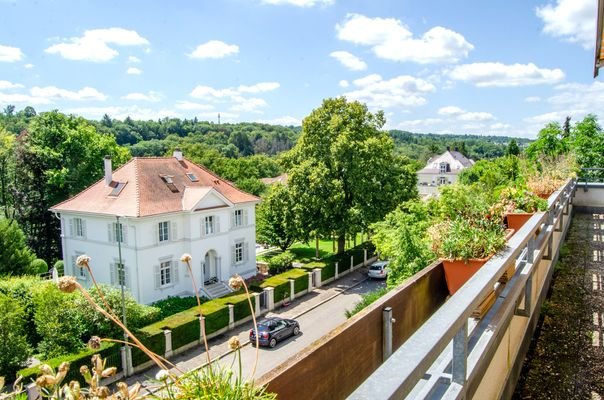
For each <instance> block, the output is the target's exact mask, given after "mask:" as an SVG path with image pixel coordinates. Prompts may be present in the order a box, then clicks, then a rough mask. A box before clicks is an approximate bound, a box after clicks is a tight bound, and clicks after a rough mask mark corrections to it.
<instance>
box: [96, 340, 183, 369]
mask: <svg viewBox="0 0 604 400" xmlns="http://www.w3.org/2000/svg"><path fill="white" fill-rule="evenodd" d="M101 342H109V343H120V344H125V345H129V346H132V347H136V348H137V349H139V350H141V351H144V350H143V349H142V348H141V347H140V346H139V345H137V344H135V343H130V342H126V341H125V340H119V339H109V338H102V339H101ZM149 351H151V350H149ZM153 354H155V356H156V357H157V358H159V359H160V360H162V361H164V362H165V363H166V364H168V365H170V366H172V368H174V369H176V370H177V371H178V372H180V373H181V374H184V371H182V370H181V369H180V368H178V367H177V366H176V364H173V363H171V362H170V361H169V360H167V359H166V358H164V357H162V356H160V355H159V354H157V353H153Z"/></svg>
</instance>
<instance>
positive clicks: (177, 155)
mask: <svg viewBox="0 0 604 400" xmlns="http://www.w3.org/2000/svg"><path fill="white" fill-rule="evenodd" d="M172 156H173V157H174V158H176V159H177V160H178V161H182V151H181V150H180V148H178V147H177V148H175V149H174V153H172Z"/></svg>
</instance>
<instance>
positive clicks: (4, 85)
mask: <svg viewBox="0 0 604 400" xmlns="http://www.w3.org/2000/svg"><path fill="white" fill-rule="evenodd" d="M22 87H23V85H22V84H20V83H12V82H9V81H0V90H5V89H19V88H22Z"/></svg>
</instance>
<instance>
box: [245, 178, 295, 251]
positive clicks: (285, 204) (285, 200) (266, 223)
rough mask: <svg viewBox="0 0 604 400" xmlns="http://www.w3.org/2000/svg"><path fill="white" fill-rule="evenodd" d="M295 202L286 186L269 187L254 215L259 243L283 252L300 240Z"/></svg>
mask: <svg viewBox="0 0 604 400" xmlns="http://www.w3.org/2000/svg"><path fill="white" fill-rule="evenodd" d="M296 202H297V201H296V199H295V197H294V196H293V194H292V192H291V190H289V188H288V187H287V186H285V185H282V184H276V185H273V186H271V188H270V189H269V192H268V194H267V195H266V196H265V197H264V199H263V202H262V204H260V205H259V206H258V212H257V214H256V216H257V226H258V240H259V241H261V242H263V243H268V244H270V245H271V246H277V247H279V248H280V249H281V250H283V251H285V250H287V249H288V248H289V247H290V246H291V245H292V244H294V242H296V240H299V239H301V238H302V236H303V235H302V234H301V232H300V228H299V226H300V224H299V223H298V221H297V220H296V213H295V206H296Z"/></svg>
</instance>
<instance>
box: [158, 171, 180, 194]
mask: <svg viewBox="0 0 604 400" xmlns="http://www.w3.org/2000/svg"><path fill="white" fill-rule="evenodd" d="M160 178H161V180H162V181H164V183H165V184H166V186H167V187H168V189H170V191H171V192H172V193H178V191H179V190H178V188H177V187H176V185H175V184H174V180H172V178H173V176H170V175H160Z"/></svg>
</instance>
